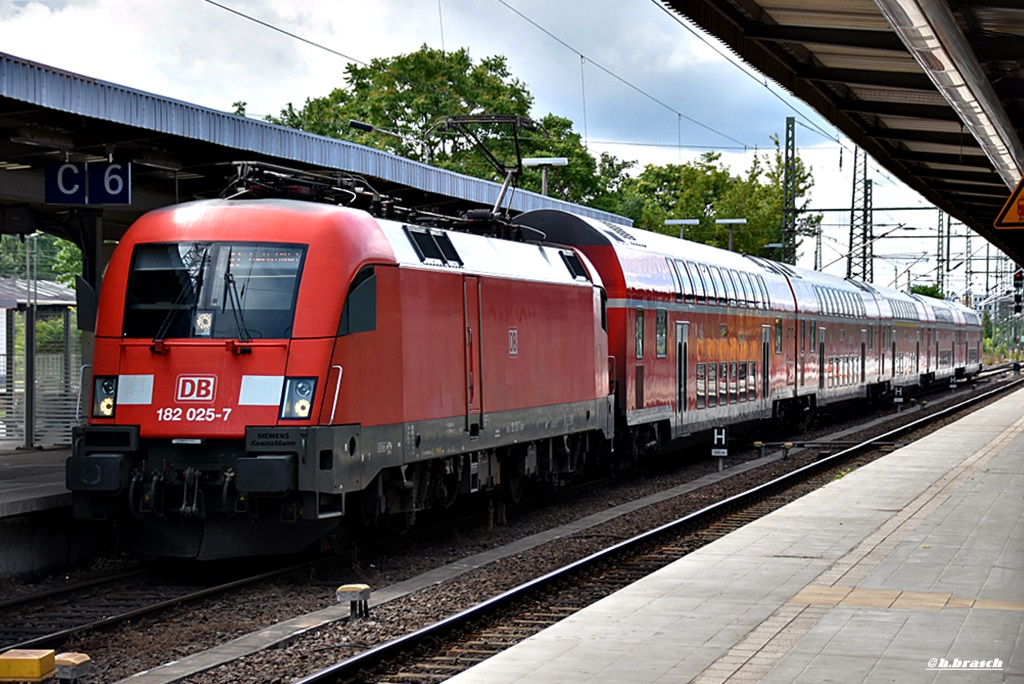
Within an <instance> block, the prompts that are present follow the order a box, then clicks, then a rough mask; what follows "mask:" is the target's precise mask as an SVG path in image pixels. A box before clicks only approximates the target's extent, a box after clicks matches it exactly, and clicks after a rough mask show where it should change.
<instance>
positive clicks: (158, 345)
mask: <svg viewBox="0 0 1024 684" xmlns="http://www.w3.org/2000/svg"><path fill="white" fill-rule="evenodd" d="M209 253H210V246H209V245H207V246H206V247H205V248H204V249H203V253H202V256H200V258H199V272H198V273H197V274H196V276H195V279H194V280H193V279H192V277H191V274H189V283H188V284H187V285H185V284H183V285H182V286H181V291H180V292H179V293H178V297H177V298H176V299H175V300H174V302H172V303H171V308H170V309H169V310H168V311H167V315H166V316H165V317H164V320H163V322H162V323H161V324H160V327H159V328H157V331H156V335H154V336H153V344H151V345H149V351H151V352H153V353H154V354H166V353H167V346H166V345H164V338H165V337H167V331H168V330H170V329H171V323H173V322H174V319H175V318H176V317H177V315H178V312H179V311H180V307H181V304H182V303H183V302H184V301H185V298H186V297H188V296H189V294H190V293H191V294H192V295H193V296H192V306H191V307H189V308H190V309H194V308H195V304H196V302H195V298H196V296H198V293H199V292H200V291H201V290H202V288H203V274H204V273H206V257H207V255H208V254H209ZM185 272H186V273H188V270H187V269H186V271H185Z"/></svg>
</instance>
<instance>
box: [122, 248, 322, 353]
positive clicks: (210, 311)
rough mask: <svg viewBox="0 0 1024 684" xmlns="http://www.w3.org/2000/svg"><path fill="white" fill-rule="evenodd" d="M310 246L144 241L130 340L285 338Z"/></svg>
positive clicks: (135, 262)
mask: <svg viewBox="0 0 1024 684" xmlns="http://www.w3.org/2000/svg"><path fill="white" fill-rule="evenodd" d="M305 254H306V248H305V247H304V246H300V245H293V244H280V243H253V242H248V243H246V242H224V243H210V242H206V243H198V242H195V243H193V242H181V243H173V244H149V245H138V246H137V247H136V248H135V250H134V252H133V254H132V264H131V272H130V273H129V275H128V290H127V293H126V299H125V316H124V322H123V326H122V334H123V335H124V336H125V337H149V338H153V339H165V338H168V337H207V338H215V339H228V338H236V339H249V338H253V337H257V338H260V337H262V338H282V337H288V336H290V335H291V330H292V321H293V320H294V316H295V298H296V297H297V296H298V289H299V277H300V274H301V272H302V264H303V261H304V259H305Z"/></svg>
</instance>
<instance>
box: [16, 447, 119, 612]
mask: <svg viewBox="0 0 1024 684" xmlns="http://www.w3.org/2000/svg"><path fill="white" fill-rule="evenodd" d="M70 455H71V450H70V448H68V447H64V448H48V449H47V448H44V449H24V450H22V449H17V448H16V447H14V446H0V582H2V581H3V580H6V579H8V578H22V579H26V580H33V579H37V578H40V577H45V576H47V575H49V574H52V573H55V572H61V571H62V570H63V569H65V568H67V567H69V566H70V565H72V564H73V563H76V562H80V561H83V560H87V559H90V558H93V557H95V555H96V554H97V553H100V552H101V550H102V549H104V548H106V546H104V543H103V540H102V539H100V538H99V537H98V536H97V535H96V533H95V532H94V531H93V530H90V529H82V527H81V526H79V525H76V524H75V522H74V521H72V520H71V493H70V492H69V491H68V490H67V488H66V487H65V486H64V461H65V460H67V458H68V457H69V456H70ZM2 591H3V590H2V588H0V598H2Z"/></svg>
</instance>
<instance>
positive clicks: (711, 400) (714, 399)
mask: <svg viewBox="0 0 1024 684" xmlns="http://www.w3.org/2000/svg"><path fill="white" fill-rule="evenodd" d="M715 406H718V364H717V363H709V364H708V408H714V407H715Z"/></svg>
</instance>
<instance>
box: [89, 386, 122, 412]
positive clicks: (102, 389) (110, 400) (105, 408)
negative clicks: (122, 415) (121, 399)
mask: <svg viewBox="0 0 1024 684" xmlns="http://www.w3.org/2000/svg"><path fill="white" fill-rule="evenodd" d="M116 405H117V378H116V377H98V378H95V379H94V380H93V386H92V417H93V418H113V417H114V408H115V407H116Z"/></svg>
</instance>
